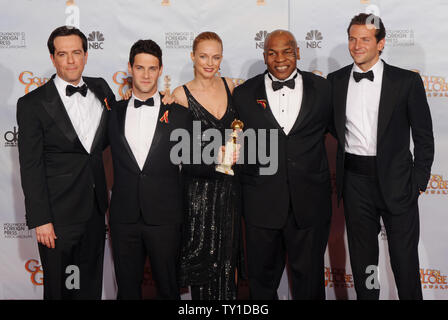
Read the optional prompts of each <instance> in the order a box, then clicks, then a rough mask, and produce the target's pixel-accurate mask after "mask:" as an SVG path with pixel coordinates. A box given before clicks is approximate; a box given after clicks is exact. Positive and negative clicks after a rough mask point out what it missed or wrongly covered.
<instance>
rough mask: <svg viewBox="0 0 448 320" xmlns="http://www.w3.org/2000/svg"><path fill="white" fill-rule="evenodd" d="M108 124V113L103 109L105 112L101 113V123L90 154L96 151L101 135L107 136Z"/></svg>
mask: <svg viewBox="0 0 448 320" xmlns="http://www.w3.org/2000/svg"><path fill="white" fill-rule="evenodd" d="M106 123H107V111H106V109H104V108H103V112H102V113H101V119H100V123H99V124H98V128H97V129H96V132H95V137H94V138H93V141H92V146H91V147H90V152H92V151H93V150H95V148H96V147H97V145H98V143H99V141H100V137H101V135H104V134H106V133H105V131H106Z"/></svg>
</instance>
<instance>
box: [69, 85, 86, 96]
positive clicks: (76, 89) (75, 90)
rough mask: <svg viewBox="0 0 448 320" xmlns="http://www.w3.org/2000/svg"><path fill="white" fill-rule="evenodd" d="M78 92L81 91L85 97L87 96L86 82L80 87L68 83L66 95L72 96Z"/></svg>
mask: <svg viewBox="0 0 448 320" xmlns="http://www.w3.org/2000/svg"><path fill="white" fill-rule="evenodd" d="M76 92H79V93H80V94H82V96H83V97H85V96H86V94H87V85H86V84H85V83H84V84H83V85H82V86H80V87H74V86H72V85H68V86H67V87H65V95H66V96H69V97H70V96H72V95H73V94H74V93H76Z"/></svg>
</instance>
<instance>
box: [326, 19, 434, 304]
mask: <svg viewBox="0 0 448 320" xmlns="http://www.w3.org/2000/svg"><path fill="white" fill-rule="evenodd" d="M347 33H348V47H349V51H350V55H351V56H352V58H353V61H354V63H353V64H351V65H348V66H346V67H344V68H342V69H340V70H337V71H335V72H333V73H331V74H329V75H328V79H329V80H330V82H331V83H332V90H333V98H332V100H333V111H334V126H335V135H336V138H337V140H338V152H337V172H336V184H337V190H338V198H339V199H341V198H342V199H343V200H344V211H345V219H346V226H347V236H348V245H349V251H350V262H351V266H352V271H353V278H354V282H355V290H356V293H357V298H358V299H379V283H378V278H377V277H375V275H377V274H378V272H377V268H378V255H379V248H378V234H379V232H380V230H381V226H380V218H382V219H383V223H384V226H385V227H386V233H387V239H388V245H389V254H390V261H391V265H392V271H393V273H394V277H395V283H396V285H397V289H398V295H399V298H400V299H422V290H421V284H420V274H419V259H418V241H419V212H418V197H419V194H420V193H421V192H423V191H425V189H426V186H427V183H428V180H429V177H430V174H431V165H432V162H433V159H434V137H433V132H432V120H431V114H430V110H429V106H428V102H427V100H426V93H425V89H424V86H423V82H422V80H421V77H420V76H419V74H418V73H415V72H412V71H408V70H404V69H400V68H397V67H394V66H391V65H389V64H387V63H386V62H384V61H383V60H381V59H380V55H381V53H382V50H383V48H384V44H385V35H386V30H385V28H384V24H383V22H382V21H381V19H380V18H379V17H377V16H374V15H368V14H364V13H362V14H359V15H357V16H355V17H354V18H353V19H352V21H351V22H350V25H349V27H348V29H347ZM410 133H412V140H413V142H414V153H413V154H412V153H411V152H410V150H409V149H410ZM372 272H374V273H373V275H374V277H373V279H374V281H370V280H369V279H371V278H372V277H371V275H372Z"/></svg>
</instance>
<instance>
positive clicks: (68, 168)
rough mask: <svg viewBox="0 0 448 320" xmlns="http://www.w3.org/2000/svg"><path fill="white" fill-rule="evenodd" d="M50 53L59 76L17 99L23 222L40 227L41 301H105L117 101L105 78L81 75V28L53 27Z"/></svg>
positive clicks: (83, 53) (83, 59) (83, 61)
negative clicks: (109, 167) (106, 152)
mask: <svg viewBox="0 0 448 320" xmlns="http://www.w3.org/2000/svg"><path fill="white" fill-rule="evenodd" d="M48 49H49V51H50V58H51V61H52V62H53V65H54V67H55V68H56V76H53V77H52V78H51V80H50V81H49V82H48V83H46V84H45V85H43V86H41V87H39V88H37V89H35V90H34V91H32V92H30V93H28V94H27V95H25V96H24V97H21V98H20V99H19V100H18V102H17V122H18V125H19V130H20V139H19V161H20V174H21V179H22V188H23V192H24V195H25V207H26V222H27V225H28V227H29V228H30V229H32V228H36V237H37V241H38V243H39V244H38V246H39V254H40V258H41V262H42V266H43V272H44V299H101V289H102V274H103V254H104V239H105V224H104V213H105V211H106V209H107V206H108V197H107V190H106V179H105V175H104V168H103V160H102V152H103V149H104V148H105V146H106V144H107V135H106V127H107V116H108V112H107V103H108V102H109V103H112V102H113V101H115V97H114V94H113V93H112V91H111V90H110V88H109V86H108V85H107V83H106V81H104V80H103V79H101V78H90V77H82V72H83V70H84V66H85V64H86V62H87V56H88V55H87V39H86V37H85V35H84V34H83V33H82V32H81V31H80V30H78V29H76V28H69V27H65V26H63V27H59V28H57V29H55V30H54V31H53V32H52V33H51V35H50V37H49V39H48ZM68 266H75V268H73V267H70V268H67V267H68ZM76 268H77V269H76ZM78 271H79V272H78ZM66 272H67V273H66ZM70 274H73V275H74V276H75V277H79V286H78V284H77V283H78V281H77V280H73V281H71V280H70V279H68V280H70V281H68V282H69V284H70V283H71V285H72V286H74V289H68V288H67V284H66V281H67V279H66V277H68V276H70ZM69 287H70V288H71V286H69Z"/></svg>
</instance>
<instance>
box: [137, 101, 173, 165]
mask: <svg viewBox="0 0 448 320" xmlns="http://www.w3.org/2000/svg"><path fill="white" fill-rule="evenodd" d="M160 100H162V99H160ZM167 110H168V107H167V106H166V105H165V104H161V105H160V109H159V115H158V116H157V124H156V130H155V131H154V136H153V138H152V142H151V147H149V151H148V156H147V157H146V160H145V164H144V165H143V169H142V171H144V170H145V168H146V167H147V166H148V164H149V159H150V158H151V156H152V154H153V153H154V149H155V148H156V146H157V145H158V144H159V143H160V141H161V139H162V133H163V130H164V129H165V128H162V126H168V125H169V124H168V123H165V122H162V121H160V118H162V116H163V114H164V113H165V111H167Z"/></svg>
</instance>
